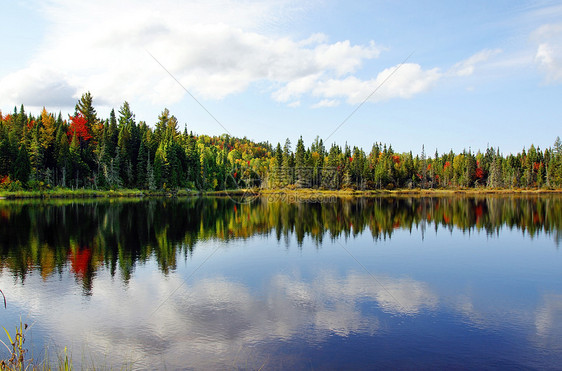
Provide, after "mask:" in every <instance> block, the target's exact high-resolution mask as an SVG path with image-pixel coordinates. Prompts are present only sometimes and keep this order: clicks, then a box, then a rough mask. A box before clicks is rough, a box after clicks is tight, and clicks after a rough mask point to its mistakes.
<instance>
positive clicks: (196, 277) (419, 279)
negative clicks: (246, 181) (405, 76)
mask: <svg viewBox="0 0 562 371" xmlns="http://www.w3.org/2000/svg"><path fill="white" fill-rule="evenodd" d="M286 201H287V200H284V201H279V200H276V199H274V198H273V197H269V198H257V199H253V200H250V201H248V200H233V199H230V198H188V199H148V200H147V199H133V200H114V199H112V200H56V201H40V200H32V201H6V200H5V201H0V269H1V270H0V289H2V290H3V292H4V293H5V295H6V299H7V308H6V309H4V308H0V314H1V315H0V325H1V326H4V327H6V328H7V329H9V330H13V329H14V327H15V325H16V323H19V319H20V316H21V319H22V321H23V322H25V323H28V324H29V325H31V328H30V329H29V331H28V333H27V338H26V344H27V346H28V348H29V349H30V352H29V354H28V357H31V356H32V357H33V358H35V359H39V360H40V359H43V358H44V357H45V353H46V352H47V353H49V354H50V356H49V357H50V359H51V360H55V361H56V355H57V354H60V353H61V350H63V349H64V347H65V346H66V347H68V349H69V353H70V354H71V355H72V361H73V365H74V366H75V367H84V368H90V367H93V366H95V367H97V368H104V367H113V368H118V369H119V368H120V367H121V366H124V365H125V366H126V367H129V368H133V369H137V368H138V369H147V368H148V369H164V368H167V369H178V368H188V369H191V368H192V369H262V370H274V369H295V368H297V369H354V370H355V369H373V368H381V369H386V368H393V369H482V368H500V369H560V368H561V367H562V366H561V365H562V341H561V339H562V253H561V251H560V242H561V241H562V197H560V196H502V197H499V196H489V197H464V196H463V197H461V196H459V197H450V198H447V197H437V198H430V197H426V198H407V197H400V198H390V197H389V198H368V199H361V198H359V199H350V200H343V199H335V198H326V199H315V200H314V201H315V202H307V201H300V202H299V200H291V201H292V202H286ZM0 338H1V339H2V340H4V341H6V338H5V336H1V335H0ZM46 349H47V350H46ZM2 351H4V350H2ZM5 354H6V352H5V351H4V353H0V355H2V356H4V355H5Z"/></svg>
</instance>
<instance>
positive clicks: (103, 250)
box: [0, 197, 562, 294]
mask: <svg viewBox="0 0 562 371" xmlns="http://www.w3.org/2000/svg"><path fill="white" fill-rule="evenodd" d="M503 227H508V228H510V229H513V228H516V229H518V230H520V231H522V232H523V233H524V234H528V235H530V236H531V237H533V236H535V235H537V234H539V233H545V234H547V235H552V236H553V239H554V241H555V242H556V243H557V245H558V244H559V242H560V240H561V238H562V234H561V231H562V198H560V197H487V198H378V199H359V200H354V201H342V200H338V202H336V203H328V204H319V203H315V204H314V203H313V204H310V203H302V204H299V203H292V204H291V203H280V202H278V203H272V202H267V201H266V200H263V199H261V200H257V201H256V202H254V203H252V204H242V205H240V204H236V203H234V202H233V201H232V200H229V199H220V198H215V199H200V198H198V199H188V200H148V201H139V200H136V201H125V202H112V201H100V202H92V201H90V202H68V201H54V202H41V201H31V202H6V201H4V202H1V203H0V259H1V268H2V269H6V268H7V269H8V270H9V271H10V272H11V273H12V274H13V275H15V276H17V277H19V278H20V279H21V280H22V281H24V280H25V277H26V275H27V274H28V273H29V272H30V271H31V270H33V269H38V270H39V271H40V272H41V275H42V277H43V278H46V277H48V276H50V275H52V274H55V273H57V272H58V273H60V272H61V271H62V269H63V267H65V266H66V265H70V267H71V269H72V271H73V272H74V274H75V276H76V280H77V281H79V282H81V283H82V286H83V289H84V293H85V294H89V293H90V292H91V289H92V280H93V278H94V277H95V274H96V271H97V270H98V269H99V268H100V267H102V266H103V267H107V268H108V269H109V270H110V272H111V274H112V275H114V274H115V272H116V271H117V270H119V271H120V273H121V276H122V277H123V280H125V281H127V280H129V279H130V277H131V274H132V272H133V270H134V268H135V266H136V265H137V264H139V263H143V262H146V261H147V260H148V259H149V258H151V257H152V256H154V257H155V259H156V261H157V262H158V266H159V268H160V270H161V271H162V272H163V273H164V274H167V273H169V272H170V271H173V270H174V269H175V268H176V265H177V261H176V259H178V257H180V256H182V255H183V256H187V255H189V254H191V253H192V251H193V249H194V247H195V245H196V244H197V242H198V241H200V240H207V239H218V240H222V241H229V240H232V239H237V238H247V237H250V236H253V235H269V234H272V235H274V236H275V237H276V238H277V239H278V240H281V239H287V238H288V236H289V235H290V234H293V233H294V235H295V236H296V239H297V242H298V244H299V245H301V244H302V242H303V239H304V238H305V237H306V236H310V237H311V238H312V239H313V240H314V241H316V243H317V245H318V246H320V245H321V243H322V241H323V240H324V239H326V238H329V239H334V238H339V237H345V238H348V237H353V236H357V235H361V234H363V233H364V232H368V233H370V234H371V235H372V236H373V238H374V239H381V238H382V239H386V238H391V237H392V235H393V233H394V232H395V230H396V229H406V230H410V231H411V230H412V228H416V229H417V228H419V229H421V230H422V233H423V232H427V231H429V230H431V229H432V228H433V229H435V231H437V230H439V229H440V228H445V229H448V230H452V229H453V228H457V229H461V230H463V231H469V232H470V231H474V230H478V231H485V232H486V233H488V234H490V235H495V234H498V233H499V231H500V229H501V228H503Z"/></svg>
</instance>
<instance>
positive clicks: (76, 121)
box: [67, 113, 92, 142]
mask: <svg viewBox="0 0 562 371" xmlns="http://www.w3.org/2000/svg"><path fill="white" fill-rule="evenodd" d="M69 119H70V126H69V130H68V133H67V135H68V139H69V141H71V140H72V137H73V136H74V135H76V138H78V139H79V140H82V141H85V142H87V141H88V140H90V139H92V135H91V134H90V132H89V131H88V126H87V123H88V121H87V120H86V118H85V117H84V116H83V115H82V114H81V113H79V114H77V115H76V116H69Z"/></svg>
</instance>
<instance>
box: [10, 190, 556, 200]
mask: <svg viewBox="0 0 562 371" xmlns="http://www.w3.org/2000/svg"><path fill="white" fill-rule="evenodd" d="M551 193H557V194H562V189H546V188H541V189H520V188H516V189H489V188H447V189H419V188H417V189H393V190H386V189H380V190H354V189H342V190H323V189H310V188H306V189H305V188H298V189H294V188H281V189H248V190H245V189H234V190H218V191H198V190H186V189H180V190H159V191H148V190H139V189H118V190H93V189H75V190H72V189H68V188H55V189H50V190H43V191H2V190H0V199H2V198H3V199H25V198H32V199H41V198H43V199H60V198H68V199H74V198H91V199H93V198H109V197H111V198H125V197H131V198H132V197H192V196H244V195H248V194H255V195H263V196H267V195H272V194H285V195H298V196H299V197H301V198H306V197H318V196H326V197H327V196H335V197H343V198H346V197H381V196H428V197H429V196H453V195H459V194H464V195H484V194H498V195H502V194H504V195H509V194H551Z"/></svg>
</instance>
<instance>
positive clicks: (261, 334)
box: [0, 271, 438, 368]
mask: <svg viewBox="0 0 562 371" xmlns="http://www.w3.org/2000/svg"><path fill="white" fill-rule="evenodd" d="M37 280H38V281H40V280H39V278H37ZM66 280H68V281H70V280H71V276H70V275H67V276H66ZM377 280H378V281H379V283H381V284H382V286H384V288H383V287H382V286H381V285H380V284H379V283H377V282H376V281H375V280H373V278H372V277H371V276H369V275H366V274H359V273H355V272H350V273H348V274H346V275H343V276H341V275H338V274H335V273H334V272H328V271H321V272H320V273H319V274H317V275H316V276H314V277H313V278H312V279H310V280H308V279H304V278H301V277H300V274H298V273H293V274H277V275H273V276H272V277H271V278H270V280H269V281H268V282H266V283H265V284H264V285H263V286H262V287H261V288H259V289H257V288H256V287H249V286H247V285H245V284H244V283H241V282H236V281H234V280H232V279H229V278H228V277H221V276H218V277H212V278H205V279H201V280H199V281H197V282H195V283H194V284H182V278H181V277H179V276H177V275H170V276H168V277H162V276H159V275H158V273H145V274H137V275H136V277H135V279H133V280H131V281H130V282H129V284H128V286H127V288H126V289H125V290H123V287H118V285H115V281H113V280H112V279H111V278H110V277H109V276H108V275H105V274H101V275H100V276H98V279H97V280H96V284H95V285H94V288H93V292H92V296H91V297H90V298H89V299H88V301H87V302H84V298H83V297H80V296H79V295H76V293H74V294H73V293H72V291H68V292H67V293H66V294H63V296H62V297H61V298H59V301H58V302H57V303H61V305H56V304H53V296H52V295H51V294H52V293H49V292H46V291H42V290H40V289H39V290H38V286H36V285H35V284H33V283H31V284H30V281H28V284H27V285H25V286H18V287H19V289H18V291H17V293H13V295H12V297H11V300H12V301H13V302H17V303H18V305H19V306H20V307H24V308H25V307H27V308H29V310H30V311H31V313H32V314H33V316H34V317H35V318H36V321H37V324H38V325H39V326H42V327H47V328H46V329H45V331H46V332H47V333H49V334H50V335H51V336H52V337H53V338H55V339H56V340H57V342H58V343H59V344H64V345H66V344H75V343H77V342H78V343H80V342H82V341H84V347H86V348H87V349H88V351H90V352H91V353H92V356H93V357H96V358H97V357H100V356H101V355H105V357H107V354H119V355H120V354H125V355H127V356H128V357H129V358H128V360H129V362H137V363H135V367H136V366H139V367H143V366H149V365H157V364H162V365H163V363H162V362H164V363H165V364H166V366H167V367H183V366H185V365H187V364H189V365H191V366H194V367H203V366H204V367H225V366H232V365H234V366H236V365H237V364H238V363H240V365H242V364H243V365H245V366H244V367H246V365H247V367H250V368H252V367H257V368H259V367H260V366H261V365H262V364H263V363H264V362H266V361H267V359H268V358H267V357H271V354H269V355H268V354H267V352H264V349H266V348H267V349H269V350H271V345H272V344H273V345H275V344H279V342H290V341H293V340H298V341H305V342H307V343H308V344H321V343H322V342H324V341H326V340H327V339H328V338H329V337H331V336H343V337H345V336H349V335H350V334H357V333H362V334H366V335H373V334H375V333H376V332H377V331H378V330H379V328H380V327H381V324H380V321H381V320H380V318H379V317H380V315H381V314H382V313H381V310H382V312H386V313H387V314H395V315H397V314H403V315H413V314H416V313H419V312H420V311H422V310H424V309H430V310H431V309H435V308H436V307H437V304H438V297H437V295H436V294H435V293H433V292H432V291H431V290H430V288H429V286H428V285H427V284H426V283H423V282H418V281H415V280H412V279H409V278H400V279H392V278H389V277H377ZM0 281H6V280H5V279H2V280H0ZM64 281H65V280H63V283H64ZM2 283H4V282H2ZM69 283H70V282H69ZM38 285H39V286H40V284H39V283H38ZM179 286H181V288H180V289H179V290H177V291H176V293H175V295H174V297H173V298H171V299H170V300H168V301H167V302H166V303H165V304H164V305H162V307H160V309H159V310H158V311H157V312H155V313H154V314H153V315H151V312H152V311H153V310H154V309H155V308H156V307H157V305H158V304H159V303H161V302H162V301H163V300H164V299H165V298H166V295H167V294H168V293H170V292H173V291H174V290H175V289H176V288H177V287H179ZM390 294H392V296H390ZM30 297H33V300H32V302H31V303H30V302H29V300H28V299H29V298H30ZM395 299H398V301H399V302H397V301H396V300H395ZM77 307H79V310H77ZM268 344H269V347H268ZM78 348H79V347H78ZM105 359H106V361H107V362H108V363H110V364H109V366H120V365H121V364H120V363H119V362H122V359H121V358H120V357H119V358H118V359H115V360H113V359H107V358H105ZM270 361H271V358H269V361H268V362H270Z"/></svg>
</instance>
